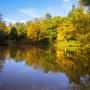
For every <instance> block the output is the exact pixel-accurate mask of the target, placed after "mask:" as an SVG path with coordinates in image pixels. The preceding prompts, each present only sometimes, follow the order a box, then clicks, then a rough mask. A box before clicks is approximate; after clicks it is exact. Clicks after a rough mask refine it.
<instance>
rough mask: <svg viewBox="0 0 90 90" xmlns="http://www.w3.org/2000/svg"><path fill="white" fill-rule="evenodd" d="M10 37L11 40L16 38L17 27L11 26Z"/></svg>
mask: <svg viewBox="0 0 90 90" xmlns="http://www.w3.org/2000/svg"><path fill="white" fill-rule="evenodd" d="M10 38H11V40H13V41H15V40H17V29H16V28H15V27H12V28H11V32H10Z"/></svg>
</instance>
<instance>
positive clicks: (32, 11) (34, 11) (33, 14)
mask: <svg viewBox="0 0 90 90" xmlns="http://www.w3.org/2000/svg"><path fill="white" fill-rule="evenodd" d="M18 11H19V12H20V13H23V14H25V15H27V16H29V17H33V18H34V17H39V16H40V14H39V12H38V10H37V9H34V8H27V9H19V10H18Z"/></svg>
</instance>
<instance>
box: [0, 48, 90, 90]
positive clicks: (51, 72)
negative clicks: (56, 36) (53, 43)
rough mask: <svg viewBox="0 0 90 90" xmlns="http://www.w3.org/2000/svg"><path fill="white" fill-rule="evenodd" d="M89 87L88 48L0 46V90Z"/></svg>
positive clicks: (46, 89)
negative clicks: (71, 49)
mask: <svg viewBox="0 0 90 90" xmlns="http://www.w3.org/2000/svg"><path fill="white" fill-rule="evenodd" d="M89 89H90V49H85V50H78V49H77V50H75V51H69V50H64V51H63V50H57V49H53V48H52V47H38V46H37V47H36V46H33V47H1V48H0V90H89Z"/></svg>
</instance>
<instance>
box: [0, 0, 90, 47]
mask: <svg viewBox="0 0 90 90" xmlns="http://www.w3.org/2000/svg"><path fill="white" fill-rule="evenodd" d="M61 42H65V43H70V45H81V46H85V47H89V45H90V0H79V3H78V5H74V4H73V6H72V10H71V11H70V12H69V14H68V15H67V16H65V17H61V16H55V17H52V15H51V14H50V13H47V14H46V15H45V17H43V18H35V19H34V20H30V21H28V22H26V23H20V22H17V23H15V24H12V23H10V24H9V25H6V24H5V22H4V21H3V18H2V15H0V45H10V44H15V43H21V44H57V45H59V44H60V43H61Z"/></svg>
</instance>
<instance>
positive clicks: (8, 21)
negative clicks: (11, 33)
mask: <svg viewBox="0 0 90 90" xmlns="http://www.w3.org/2000/svg"><path fill="white" fill-rule="evenodd" d="M4 21H6V22H7V24H8V23H10V22H11V23H13V24H14V23H16V22H17V21H15V20H12V19H9V18H4Z"/></svg>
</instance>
